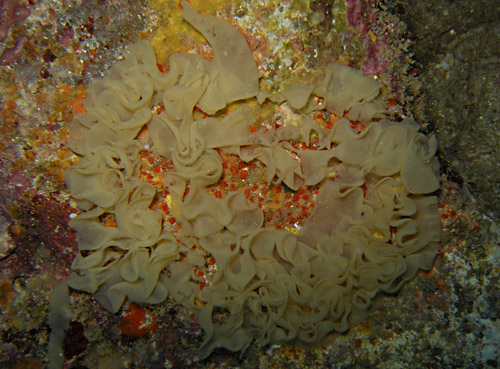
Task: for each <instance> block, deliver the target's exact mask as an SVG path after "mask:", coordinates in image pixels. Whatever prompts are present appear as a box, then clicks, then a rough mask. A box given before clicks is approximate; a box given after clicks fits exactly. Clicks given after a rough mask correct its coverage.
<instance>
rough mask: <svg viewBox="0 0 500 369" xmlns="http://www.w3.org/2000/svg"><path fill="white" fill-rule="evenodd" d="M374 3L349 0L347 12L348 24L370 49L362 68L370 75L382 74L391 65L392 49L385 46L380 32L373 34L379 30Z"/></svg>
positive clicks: (363, 0) (365, 0)
mask: <svg viewBox="0 0 500 369" xmlns="http://www.w3.org/2000/svg"><path fill="white" fill-rule="evenodd" d="M373 3H374V1H373V0H348V1H347V12H346V20H347V24H348V25H349V26H350V27H352V28H355V29H357V30H358V31H360V33H361V39H362V40H363V43H364V44H365V46H366V47H367V49H368V54H367V55H366V58H365V60H364V61H363V64H362V66H361V68H362V69H363V71H364V72H365V73H366V74H368V75H375V74H377V73H381V72H383V71H385V70H386V69H387V68H388V67H389V64H390V62H389V57H390V49H389V48H388V47H387V45H386V44H385V42H384V37H383V35H376V33H378V32H373V29H376V28H377V27H376V23H377V17H376V14H375V12H374V10H373V5H374V4H373ZM374 36H378V37H374Z"/></svg>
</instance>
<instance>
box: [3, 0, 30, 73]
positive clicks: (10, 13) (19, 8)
mask: <svg viewBox="0 0 500 369" xmlns="http://www.w3.org/2000/svg"><path fill="white" fill-rule="evenodd" d="M29 15H30V11H29V9H28V8H27V7H25V6H24V5H18V4H17V2H16V1H15V0H0V42H2V43H3V42H4V41H5V39H6V38H7V36H8V34H9V29H10V27H11V26H12V25H13V24H14V23H16V22H19V21H22V20H24V19H26V18H27V17H28V16H29ZM25 42H26V36H21V37H19V38H18V39H17V40H15V45H14V46H13V47H4V49H3V51H2V53H1V54H0V65H8V64H10V63H12V62H14V61H15V60H16V59H17V58H19V57H20V56H21V54H22V53H23V50H24V44H25Z"/></svg>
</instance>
